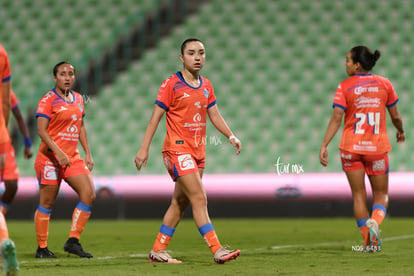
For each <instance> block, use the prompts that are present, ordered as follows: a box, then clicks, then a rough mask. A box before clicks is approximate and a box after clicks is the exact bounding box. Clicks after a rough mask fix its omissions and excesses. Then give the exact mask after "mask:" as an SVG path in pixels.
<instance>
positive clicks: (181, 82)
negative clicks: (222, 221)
mask: <svg viewBox="0 0 414 276" xmlns="http://www.w3.org/2000/svg"><path fill="white" fill-rule="evenodd" d="M205 58H206V50H205V48H204V44H203V43H202V42H201V41H200V40H199V39H196V38H189V39H187V40H185V41H184V42H183V43H182V45H181V55H180V59H181V61H182V63H183V65H184V69H183V70H181V71H179V72H177V73H175V74H174V75H172V76H170V77H169V78H168V79H166V80H165V81H164V82H163V83H162V84H161V88H160V90H159V92H158V96H157V99H156V101H155V107H154V110H153V113H152V116H151V119H150V121H149V124H148V127H147V130H146V132H145V135H144V139H143V142H142V144H141V148H140V149H139V151H138V153H137V155H136V157H135V163H136V166H137V169H138V170H140V169H141V167H142V166H143V165H144V166H145V165H146V163H147V160H148V150H149V147H150V143H151V140H152V137H153V136H154V134H155V131H156V129H157V127H158V124H159V122H160V120H161V118H162V116H163V115H164V113H166V123H167V135H166V138H165V141H164V146H163V149H162V151H163V156H164V163H165V166H166V168H167V170H168V172H169V174H170V176H171V178H172V179H173V181H174V182H175V189H174V193H173V196H172V200H171V204H170V206H169V208H168V210H167V211H166V213H165V215H164V220H163V224H162V225H161V228H160V232H159V233H158V236H157V238H156V240H155V243H154V246H153V248H152V250H151V252H150V254H149V258H148V259H149V261H150V262H163V263H181V261H179V260H177V259H174V258H172V257H171V256H170V255H169V254H168V253H167V251H166V248H167V245H168V243H169V241H170V240H171V238H172V236H173V234H174V232H175V228H176V226H177V225H178V223H179V221H180V219H181V217H182V215H183V213H184V210H185V209H186V208H187V207H188V205H189V204H191V206H192V210H193V218H194V221H195V223H196V225H197V227H198V230H199V232H200V234H201V236H202V237H203V239H204V241H205V242H206V244H207V246H208V247H209V248H210V250H211V252H212V253H213V255H214V261H215V262H216V263H218V264H222V263H225V262H227V261H230V260H233V259H236V258H237V257H238V256H239V255H240V250H228V249H226V248H225V247H223V246H221V244H220V241H219V239H218V237H217V235H216V232H215V230H214V227H213V225H212V223H211V221H210V218H209V215H208V211H207V196H206V193H205V190H204V187H203V184H202V180H201V178H202V176H203V171H204V162H205V136H206V119H207V115H208V117H209V118H210V120H211V122H212V123H213V125H214V126H215V127H216V128H217V129H218V130H219V131H220V132H221V133H222V134H223V135H225V136H226V137H228V138H229V141H230V143H231V144H232V145H233V146H234V147H236V148H237V154H239V153H240V150H241V143H240V140H239V139H237V138H236V137H235V136H234V135H233V133H232V131H231V130H230V128H229V127H228V126H227V124H226V122H225V121H224V119H223V117H222V116H221V114H220V112H219V109H218V107H217V104H216V97H215V95H214V90H213V87H212V85H211V83H210V81H209V80H208V79H207V78H205V77H203V76H201V75H200V70H201V68H203V65H204V62H205Z"/></svg>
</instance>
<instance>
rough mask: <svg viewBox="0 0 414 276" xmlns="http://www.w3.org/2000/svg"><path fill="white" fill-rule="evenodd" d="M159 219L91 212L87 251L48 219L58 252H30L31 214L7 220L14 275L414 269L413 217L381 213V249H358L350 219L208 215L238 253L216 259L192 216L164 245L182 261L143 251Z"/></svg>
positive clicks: (62, 223) (60, 223) (61, 223)
mask: <svg viewBox="0 0 414 276" xmlns="http://www.w3.org/2000/svg"><path fill="white" fill-rule="evenodd" d="M160 223H161V219H159V220H94V219H93V218H92V219H91V220H90V222H89V223H88V225H87V226H86V228H85V231H84V233H83V235H82V237H81V244H82V245H83V246H84V248H85V250H87V251H90V252H91V253H93V255H94V258H93V259H81V258H79V257H77V256H74V255H68V254H67V253H65V252H64V251H63V244H64V242H65V241H66V239H67V235H68V232H69V228H70V221H69V220H53V218H52V220H51V224H50V229H49V244H48V246H49V249H50V250H52V251H53V252H54V253H55V254H56V255H57V257H58V258H57V259H53V260H42V259H35V258H34V254H35V250H36V247H37V245H36V236H35V231H34V223H33V221H17V220H10V221H8V227H9V232H10V236H11V238H12V239H13V240H14V241H15V243H16V247H17V256H18V260H19V263H20V272H19V275H21V276H24V275H30V276H32V275H99V276H104V275H210V276H211V275H292V274H293V275H414V264H413V256H414V246H413V241H414V219H412V218H387V219H386V220H385V221H384V223H383V225H382V227H381V229H382V236H383V239H384V241H383V250H382V252H378V253H375V254H372V253H361V252H357V251H356V250H357V249H358V246H360V245H361V244H362V242H361V238H360V234H359V231H358V229H357V228H356V224H355V221H354V220H353V219H351V218H332V219H296V218H295V219H278V218H273V219H214V220H213V224H214V226H215V229H216V232H217V234H218V235H219V238H220V240H221V242H222V244H229V245H230V246H231V248H237V249H240V250H241V252H242V253H241V256H240V257H239V258H238V259H237V260H235V261H232V262H229V263H226V264H224V265H216V264H214V262H213V257H212V254H211V253H210V251H209V250H208V248H207V247H206V245H205V244H204V241H203V240H202V238H201V237H200V235H199V233H198V231H197V228H196V226H195V224H194V222H193V221H192V220H187V219H186V220H183V221H181V222H180V224H179V225H178V227H177V231H176V232H175V236H174V238H173V239H172V241H171V243H170V245H169V248H168V249H169V250H170V251H171V254H172V255H173V257H175V258H177V259H180V260H182V261H183V263H182V264H178V265H177V264H175V265H174V264H155V265H154V264H150V263H148V260H147V254H148V252H149V251H150V249H151V247H152V244H153V241H154V239H155V237H156V235H157V233H158V230H159V226H160Z"/></svg>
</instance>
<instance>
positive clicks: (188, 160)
mask: <svg viewBox="0 0 414 276" xmlns="http://www.w3.org/2000/svg"><path fill="white" fill-rule="evenodd" d="M162 154H163V157H164V164H165V167H166V168H167V170H168V173H169V174H170V176H171V178H172V180H173V181H176V180H177V178H178V177H180V176H183V175H186V174H191V173H198V168H204V166H205V160H206V159H205V158H203V159H195V158H194V157H193V156H192V155H191V154H189V153H175V152H169V151H164V152H163V153H162Z"/></svg>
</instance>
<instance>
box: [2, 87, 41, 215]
mask: <svg viewBox="0 0 414 276" xmlns="http://www.w3.org/2000/svg"><path fill="white" fill-rule="evenodd" d="M10 98H11V111H12V113H13V116H14V118H15V119H16V121H17V124H18V126H19V129H20V132H21V133H22V135H23V137H24V158H26V159H29V158H31V157H32V155H33V153H32V140H31V139H30V136H29V129H28V127H27V124H26V121H25V120H24V118H23V115H22V113H21V111H20V107H19V101H18V99H17V97H16V95H15V94H14V93H13V91H12V90H10ZM6 159H7V162H6V164H5V166H4V168H3V169H0V175H1V176H2V177H1V179H0V181H3V182H4V188H5V189H4V192H3V195H2V196H1V199H0V212H2V213H3V215H6V213H7V211H8V208H9V205H10V204H11V203H12V201H13V200H14V197H15V195H16V192H17V183H18V180H19V169H18V167H17V163H16V157H15V152H14V148H13V145H12V143H11V141H10V142H9V143H8V146H7V156H6Z"/></svg>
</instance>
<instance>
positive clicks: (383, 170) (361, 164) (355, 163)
mask: <svg viewBox="0 0 414 276" xmlns="http://www.w3.org/2000/svg"><path fill="white" fill-rule="evenodd" d="M341 161H342V168H343V169H344V171H345V172H352V171H357V170H360V169H365V172H366V174H367V175H382V174H387V173H388V172H389V163H388V153H387V152H386V153H381V154H376V155H361V154H356V153H351V152H347V151H343V150H341Z"/></svg>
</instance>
